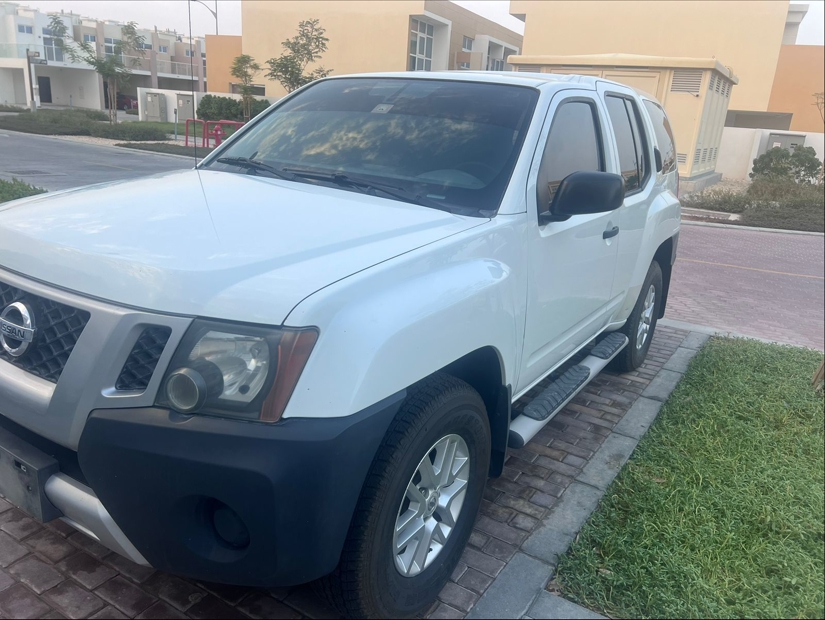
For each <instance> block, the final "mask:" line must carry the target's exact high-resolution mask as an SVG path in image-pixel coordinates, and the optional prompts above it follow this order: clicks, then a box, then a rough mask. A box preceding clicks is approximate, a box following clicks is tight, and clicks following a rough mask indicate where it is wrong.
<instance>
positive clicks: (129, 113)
mask: <svg viewBox="0 0 825 620" xmlns="http://www.w3.org/2000/svg"><path fill="white" fill-rule="evenodd" d="M124 112H126V114H128V115H130V116H137V115H138V112H139V110H136V109H135V108H129V109H128V110H124Z"/></svg>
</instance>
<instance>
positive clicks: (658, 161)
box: [653, 147, 662, 172]
mask: <svg viewBox="0 0 825 620" xmlns="http://www.w3.org/2000/svg"><path fill="white" fill-rule="evenodd" d="M653 159H655V160H656V172H661V171H662V153H661V151H659V149H658V148H655V147H654V149H653Z"/></svg>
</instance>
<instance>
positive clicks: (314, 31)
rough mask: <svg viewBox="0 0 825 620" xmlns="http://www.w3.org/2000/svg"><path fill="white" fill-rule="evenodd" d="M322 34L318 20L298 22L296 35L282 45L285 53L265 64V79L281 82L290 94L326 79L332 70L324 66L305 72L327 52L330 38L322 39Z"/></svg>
mask: <svg viewBox="0 0 825 620" xmlns="http://www.w3.org/2000/svg"><path fill="white" fill-rule="evenodd" d="M325 33H326V30H325V29H324V28H322V27H321V23H320V21H319V20H317V19H307V20H305V21H302V22H301V23H299V24H298V34H297V35H296V36H295V37H294V38H292V39H287V40H286V41H284V42H283V43H282V44H281V45H282V46H283V47H284V49H285V50H286V51H285V52H283V53H282V54H281V55H280V56H279V57H278V58H270V59H269V60H267V61H266V64H267V65H269V72H268V73H267V74H266V77H268V78H269V79H270V80H275V81H277V82H280V83H281V85H282V86H283V87H284V88H285V89H286V92H288V93H291V92H292V91H293V90H296V89H298V88H301V86H303V85H304V84H309V83H310V82H313V81H315V80H317V79H320V78H323V77H326V76H328V75H329V74H330V73H331V72H332V70H331V69H324V68H323V67H317V68H315V69H314V70H313V71H310V72H309V73H305V71H306V68H307V65H309V64H310V63H313V62H317V61H318V60H320V59H321V55H322V54H323V53H324V52H326V51H327V43H328V42H329V39H328V38H326V37H325V36H324V34H325Z"/></svg>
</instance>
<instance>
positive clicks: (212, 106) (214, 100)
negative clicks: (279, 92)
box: [198, 95, 270, 121]
mask: <svg viewBox="0 0 825 620" xmlns="http://www.w3.org/2000/svg"><path fill="white" fill-rule="evenodd" d="M269 105H270V103H269V101H268V100H266V99H255V100H253V102H252V118H255V117H256V116H257V115H258V114H260V113H261V112H263V111H264V110H266V109H267V108H268V107H269ZM198 118H199V119H200V120H202V121H242V120H243V107H242V106H241V102H240V101H238V100H237V99H233V98H232V97H221V96H218V95H204V96H203V98H202V99H201V101H200V103H199V104H198Z"/></svg>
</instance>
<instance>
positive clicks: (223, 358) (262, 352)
mask: <svg viewBox="0 0 825 620" xmlns="http://www.w3.org/2000/svg"><path fill="white" fill-rule="evenodd" d="M317 339H318V332H317V330H315V329H312V328H310V329H292V328H283V329H266V328H261V327H253V326H245V325H232V324H225V323H218V322H215V321H204V320H196V321H194V322H193V323H192V326H191V327H190V328H189V330H188V331H187V332H186V335H185V336H184V337H183V340H181V343H180V345H179V346H178V350H177V351H176V352H175V355H174V356H173V357H172V362H171V363H170V364H169V369H168V371H167V373H166V377H165V378H164V381H163V383H162V388H161V393H160V395H159V397H158V404H159V405H162V406H164V407H171V408H172V409H174V410H176V411H179V412H181V413H201V414H212V415H219V416H231V417H237V418H244V419H248V420H260V421H263V422H276V421H278V420H279V419H280V418H281V415H282V414H283V412H284V409H286V405H287V403H288V402H289V398H290V396H292V391H293V390H294V389H295V385H296V384H297V383H298V379H299V378H300V376H301V371H303V369H304V366H305V365H306V362H307V359H308V358H309V354H310V353H311V352H312V348H313V346H315V341H316V340H317Z"/></svg>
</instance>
